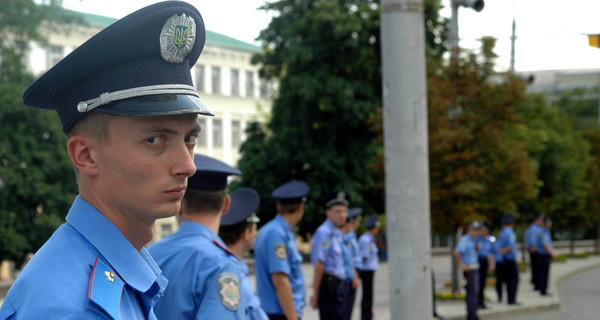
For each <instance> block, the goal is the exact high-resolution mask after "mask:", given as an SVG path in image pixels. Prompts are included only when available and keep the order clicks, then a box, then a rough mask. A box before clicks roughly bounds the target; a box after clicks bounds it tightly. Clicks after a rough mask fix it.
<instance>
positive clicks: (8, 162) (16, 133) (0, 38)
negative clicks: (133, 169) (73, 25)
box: [0, 0, 77, 261]
mask: <svg viewBox="0 0 600 320" xmlns="http://www.w3.org/2000/svg"><path fill="white" fill-rule="evenodd" d="M59 5H60V2H59V1H48V2H45V3H44V4H42V5H37V4H35V3H34V1H27V0H9V1H2V2H0V234H1V235H2V237H0V260H3V259H13V260H16V261H20V260H21V259H23V257H24V256H25V254H26V253H27V252H33V251H36V250H37V249H38V248H39V247H40V246H41V245H42V244H43V243H44V242H45V241H46V240H47V239H48V237H49V236H50V235H51V233H52V232H53V231H54V229H55V228H56V227H57V226H58V225H59V224H60V223H61V222H62V220H63V218H64V216H65V215H66V213H67V210H68V208H69V204H70V203H71V202H72V200H73V197H74V195H75V194H76V193H77V189H76V185H75V183H74V182H75V180H74V173H73V169H72V167H71V165H70V162H69V159H68V156H67V154H66V152H65V150H64V145H65V137H64V134H63V133H62V129H61V125H60V122H59V121H58V117H57V116H56V114H55V113H54V112H51V111H47V110H39V109H32V108H28V107H25V106H24V105H23V103H22V102H21V94H22V92H23V91H24V89H25V88H26V86H27V85H28V84H29V83H30V82H31V81H32V80H33V76H31V75H29V74H28V73H27V71H26V69H25V66H24V64H23V55H24V54H25V53H26V50H27V45H26V44H27V43H29V41H38V42H41V43H43V42H44V39H43V35H42V34H40V33H39V31H40V30H41V29H40V26H41V24H42V23H44V22H45V21H49V19H54V21H56V20H57V19H59V21H61V22H62V23H63V24H64V23H70V22H73V21H74V20H72V19H71V16H70V15H69V14H63V13H61V12H63V11H62V9H61V8H60V7H59Z"/></svg>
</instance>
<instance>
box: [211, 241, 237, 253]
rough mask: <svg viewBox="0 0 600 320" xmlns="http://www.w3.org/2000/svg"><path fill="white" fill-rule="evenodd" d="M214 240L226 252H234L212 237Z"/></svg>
mask: <svg viewBox="0 0 600 320" xmlns="http://www.w3.org/2000/svg"><path fill="white" fill-rule="evenodd" d="M212 242H213V243H214V244H215V245H216V246H217V247H219V248H221V249H223V250H224V251H225V252H227V253H228V254H233V252H231V250H229V248H227V247H226V246H224V245H222V244H220V243H219V241H217V240H215V239H212Z"/></svg>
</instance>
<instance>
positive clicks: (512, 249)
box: [497, 214, 521, 305]
mask: <svg viewBox="0 0 600 320" xmlns="http://www.w3.org/2000/svg"><path fill="white" fill-rule="evenodd" d="M514 225H515V216H514V215H512V214H506V215H505V216H504V217H503V218H502V226H503V227H502V231H501V232H500V235H499V236H498V240H497V241H498V251H499V252H500V253H501V254H502V259H503V260H504V281H505V283H506V296H507V299H508V304H509V305H520V304H521V303H519V302H517V300H516V299H517V287H518V285H519V269H518V266H517V262H516V259H517V237H516V235H515V232H514V231H513V228H514Z"/></svg>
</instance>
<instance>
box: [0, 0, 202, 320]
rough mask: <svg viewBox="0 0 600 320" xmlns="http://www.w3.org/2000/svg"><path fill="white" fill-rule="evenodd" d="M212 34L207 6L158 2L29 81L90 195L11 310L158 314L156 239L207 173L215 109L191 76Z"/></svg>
mask: <svg viewBox="0 0 600 320" xmlns="http://www.w3.org/2000/svg"><path fill="white" fill-rule="evenodd" d="M173 30H178V31H179V32H173ZM204 40H205V30H204V23H203V21H202V17H201V16H200V13H199V12H198V10H196V8H194V7H193V6H191V5H190V4H187V3H185V2H180V1H167V2H161V3H157V4H154V5H151V6H148V7H145V8H143V9H141V10H139V11H136V12H134V13H132V14H130V15H128V16H126V17H124V18H123V19H120V20H118V21H117V22H115V23H113V24H112V25H110V26H108V27H107V28H105V29H104V30H102V31H101V32H100V33H98V34H97V35H95V36H93V37H92V38H91V39H89V40H88V41H86V42H85V43H84V44H82V45H81V46H79V47H78V48H77V49H75V50H74V51H73V52H72V53H71V54H69V55H68V56H67V57H65V58H64V59H63V60H61V61H60V62H59V63H58V64H56V65H55V66H54V67H53V68H51V69H50V70H48V71H47V72H46V73H45V74H44V75H42V76H41V77H40V78H39V79H37V80H36V81H35V82H33V83H32V84H31V85H30V86H29V87H28V88H27V89H26V90H25V92H24V93H23V102H24V104H25V105H28V106H31V107H35V108H41V109H51V110H55V111H56V112H57V113H58V116H59V118H60V121H61V123H62V127H63V131H64V132H65V133H66V135H67V140H68V141H67V152H68V154H69V157H70V159H71V162H72V163H73V166H74V168H75V171H76V176H77V181H78V185H79V196H77V197H76V198H75V200H74V202H73V205H72V206H71V209H70V210H69V213H68V214H67V217H66V222H65V223H64V224H63V225H62V226H60V227H59V228H58V229H57V230H56V231H55V233H54V234H53V235H52V236H51V237H50V239H49V240H48V241H47V242H46V243H45V244H44V245H43V246H42V247H41V248H40V249H39V250H38V251H37V253H36V254H35V255H34V257H33V258H32V260H31V261H30V262H29V263H28V264H27V266H26V267H25V269H24V270H23V271H22V272H21V274H20V275H19V277H18V279H17V280H16V282H15V283H14V284H13V286H12V288H11V289H10V291H9V292H8V295H7V297H6V299H5V301H4V303H3V305H2V309H0V319H42V318H43V319H92V318H93V319H156V317H155V315H154V310H153V308H154V304H155V302H156V300H157V299H158V298H159V297H160V296H161V295H162V292H163V291H164V290H165V287H166V285H167V279H165V277H163V276H162V275H161V272H160V270H159V268H158V266H157V265H156V263H155V262H154V260H153V259H152V258H151V257H150V255H149V254H148V252H147V250H146V249H145V248H144V245H145V244H146V243H147V242H148V241H150V239H152V229H153V226H154V222H155V220H156V219H158V218H164V217H169V216H174V215H175V214H177V212H178V211H179V209H180V206H181V199H182V197H183V194H184V191H185V187H186V183H187V178H188V177H189V176H191V175H193V174H194V171H195V167H194V163H193V149H194V146H195V144H196V137H197V135H198V132H199V130H200V127H199V125H198V122H197V115H198V114H205V115H211V113H210V111H209V110H208V109H207V108H206V107H205V106H204V104H203V103H202V102H201V101H200V100H199V99H198V93H197V92H196V90H195V89H194V87H193V84H192V80H191V74H190V68H191V67H192V66H193V65H194V63H195V62H196V60H197V59H198V57H199V55H200V52H201V51H202V48H203V46H204ZM161 43H164V44H165V45H164V46H161Z"/></svg>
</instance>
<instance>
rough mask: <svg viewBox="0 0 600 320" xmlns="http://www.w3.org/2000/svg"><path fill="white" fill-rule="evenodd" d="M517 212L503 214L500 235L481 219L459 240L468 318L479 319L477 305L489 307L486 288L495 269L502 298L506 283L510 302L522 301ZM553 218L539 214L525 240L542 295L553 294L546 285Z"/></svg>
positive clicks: (536, 286) (534, 279)
mask: <svg viewBox="0 0 600 320" xmlns="http://www.w3.org/2000/svg"><path fill="white" fill-rule="evenodd" d="M514 224H515V216H514V215H512V214H507V215H505V216H504V217H503V218H502V230H501V231H500V234H499V235H498V238H497V239H493V238H492V237H491V236H490V234H489V228H488V227H487V226H486V225H485V223H483V222H481V221H473V222H471V224H469V228H468V233H467V234H465V235H464V236H463V237H462V238H461V239H460V241H459V242H458V244H457V246H456V248H455V250H454V257H455V259H456V261H457V263H458V265H459V266H460V268H461V269H462V270H463V275H464V278H465V280H466V285H465V288H466V296H465V300H466V305H467V319H469V320H477V319H479V317H478V315H477V309H485V308H487V306H486V304H485V299H484V298H485V297H484V291H485V290H484V289H485V285H486V280H487V274H488V272H490V271H495V276H496V293H497V295H498V302H501V301H502V296H503V291H504V286H506V294H507V303H508V304H509V305H520V303H519V302H518V301H517V299H516V298H517V288H518V284H519V270H518V265H517V261H516V259H517V253H518V252H517V242H516V234H515V232H514V230H513V229H514ZM551 226H552V221H551V220H550V219H549V218H547V217H544V216H539V217H537V218H536V219H535V221H534V222H533V223H532V224H531V226H530V227H529V228H528V229H527V232H526V236H525V240H526V246H527V248H528V250H529V254H530V266H531V284H532V285H533V286H534V289H535V290H537V291H539V292H540V294H541V295H544V296H546V295H550V294H549V293H548V292H547V291H546V289H547V284H548V274H549V268H550V261H551V258H552V257H553V256H554V251H553V249H552V241H551V235H550V227H551Z"/></svg>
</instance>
